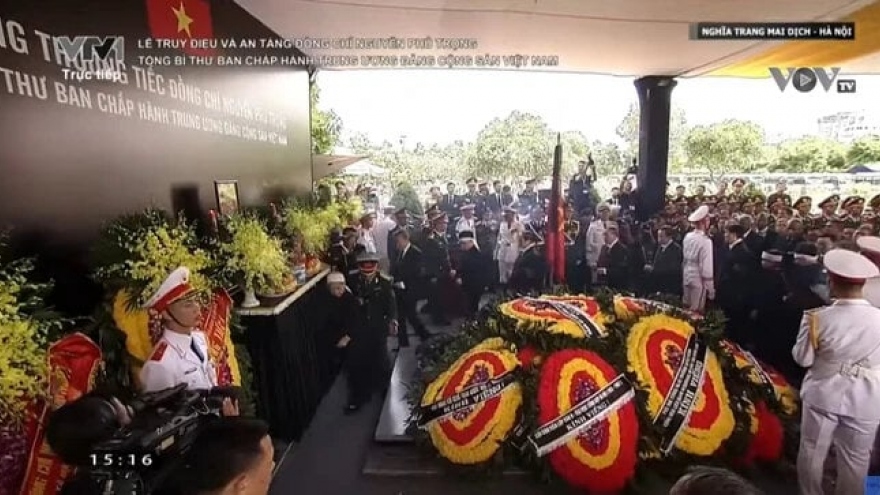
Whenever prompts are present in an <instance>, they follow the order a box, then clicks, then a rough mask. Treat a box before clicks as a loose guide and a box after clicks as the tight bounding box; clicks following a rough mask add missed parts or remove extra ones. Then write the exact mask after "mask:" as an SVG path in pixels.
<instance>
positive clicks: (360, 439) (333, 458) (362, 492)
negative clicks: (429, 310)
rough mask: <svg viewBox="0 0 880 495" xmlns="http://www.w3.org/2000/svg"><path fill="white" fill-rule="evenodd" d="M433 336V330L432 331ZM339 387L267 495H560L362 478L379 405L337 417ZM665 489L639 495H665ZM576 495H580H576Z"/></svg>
mask: <svg viewBox="0 0 880 495" xmlns="http://www.w3.org/2000/svg"><path fill="white" fill-rule="evenodd" d="M434 330H435V331H437V330H439V329H434ZM344 404H345V382H344V380H343V379H342V378H341V377H340V378H338V379H337V380H336V382H335V383H334V385H333V387H332V388H331V390H330V391H329V392H328V394H327V396H326V397H325V398H324V400H323V402H322V403H321V406H320V407H319V409H318V412H317V414H316V415H315V419H314V420H313V421H312V424H311V425H310V426H309V429H308V431H307V432H306V434H305V436H304V437H303V439H302V441H301V442H300V443H299V444H298V445H296V446H295V447H294V449H293V450H292V451H291V452H290V453H289V454H288V455H287V456H286V458H285V459H284V460H283V462H282V464H281V465H280V466H279V467H278V470H277V474H276V476H275V480H274V481H273V484H272V489H271V492H270V494H271V495H288V494H290V495H453V494H454V495H496V494H497V495H502V494H503V495H557V494H558V495H563V494H566V495H567V494H569V493H573V492H572V491H570V490H568V489H562V488H556V487H553V488H551V487H548V486H546V485H544V484H541V483H538V482H536V481H532V480H531V479H530V478H527V477H505V478H501V479H495V480H488V481H482V482H475V481H466V480H458V479H455V478H451V477H448V476H446V477H440V476H432V477H405V476H395V477H376V476H366V475H364V474H362V469H363V467H364V464H365V461H366V458H367V455H368V453H369V451H370V449H371V448H374V444H373V433H374V430H375V428H376V424H377V422H378V419H379V413H380V411H381V408H382V403H381V402H380V400H379V399H378V398H375V399H374V400H373V402H372V403H370V404H369V405H368V406H366V407H364V409H362V410H361V411H360V412H359V413H358V414H356V415H352V416H346V415H344V414H343V411H342V410H343V407H344ZM760 484H761V485H762V486H763V487H764V488H765V490H766V493H767V494H768V495H789V494H791V495H794V494H795V493H796V488H795V486H794V485H793V484H792V483H791V482H790V481H789V480H762V481H761V482H760ZM666 493H668V488H667V489H662V490H659V491H657V492H655V493H645V494H644V495H665V494H666ZM581 495H583V494H582V493H581Z"/></svg>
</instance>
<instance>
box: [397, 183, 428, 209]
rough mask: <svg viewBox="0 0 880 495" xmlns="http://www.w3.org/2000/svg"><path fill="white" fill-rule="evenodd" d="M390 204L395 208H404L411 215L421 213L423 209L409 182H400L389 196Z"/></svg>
mask: <svg viewBox="0 0 880 495" xmlns="http://www.w3.org/2000/svg"><path fill="white" fill-rule="evenodd" d="M391 204H392V205H394V206H395V207H396V208H406V209H407V211H409V213H410V214H412V215H422V214H423V213H424V209H423V208H422V202H421V200H419V195H418V193H416V190H415V189H413V186H412V185H411V184H410V183H409V182H400V183H398V184H397V187H396V188H395V189H394V195H393V196H391Z"/></svg>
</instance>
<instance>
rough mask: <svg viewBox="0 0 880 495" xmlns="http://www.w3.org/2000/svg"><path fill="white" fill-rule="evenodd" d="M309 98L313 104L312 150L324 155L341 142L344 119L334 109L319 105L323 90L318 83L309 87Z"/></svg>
mask: <svg viewBox="0 0 880 495" xmlns="http://www.w3.org/2000/svg"><path fill="white" fill-rule="evenodd" d="M309 99H310V104H311V126H312V151H313V152H314V153H315V154H316V155H324V154H329V153H332V152H333V148H335V147H336V145H337V144H338V143H339V136H340V133H341V132H342V119H340V118H339V116H338V115H336V112H334V111H333V110H321V109H320V108H319V107H318V105H319V103H320V100H321V90H320V89H318V85H317V84H315V83H312V84H311V86H310V87H309Z"/></svg>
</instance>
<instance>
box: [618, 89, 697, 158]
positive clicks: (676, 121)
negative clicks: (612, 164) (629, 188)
mask: <svg viewBox="0 0 880 495" xmlns="http://www.w3.org/2000/svg"><path fill="white" fill-rule="evenodd" d="M640 115H641V111H640V109H639V103H638V102H633V103H631V104H630V106H629V110H628V111H627V112H626V115H624V117H623V119H622V120H621V121H620V124H618V125H617V136H618V137H619V138H620V139H621V140H623V142H624V144H625V146H624V148H623V150H622V152H623V154H625V155H628V156H629V157H637V156H638V155H639V120H640ZM687 130H688V126H687V116H686V115H685V113H684V110H683V109H681V108H676V107H673V108H672V111H671V112H670V115H669V168H670V169H671V170H679V169H681V167H682V165H683V164H684V161H685V154H684V138H685V136H686V135H687Z"/></svg>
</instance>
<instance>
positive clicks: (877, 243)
mask: <svg viewBox="0 0 880 495" xmlns="http://www.w3.org/2000/svg"><path fill="white" fill-rule="evenodd" d="M856 244H858V246H859V249H861V250H862V254H864V255H865V257H866V258H868V259H870V260H871V261H873V262H874V264H876V265H878V266H880V237H877V236H873V235H865V236H862V237H859V238H858V239H856Z"/></svg>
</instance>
